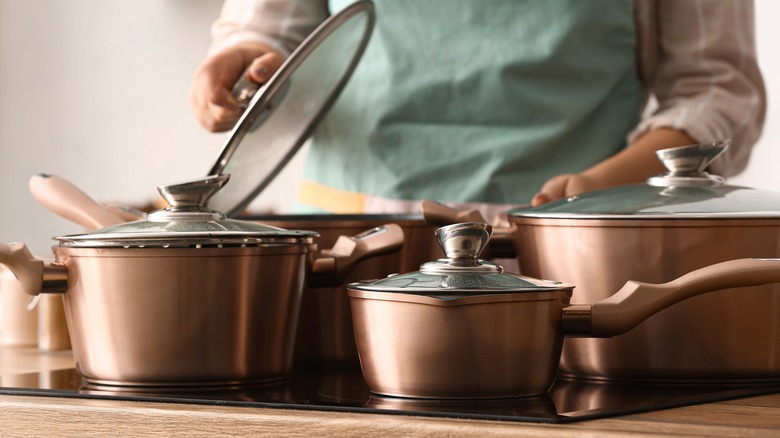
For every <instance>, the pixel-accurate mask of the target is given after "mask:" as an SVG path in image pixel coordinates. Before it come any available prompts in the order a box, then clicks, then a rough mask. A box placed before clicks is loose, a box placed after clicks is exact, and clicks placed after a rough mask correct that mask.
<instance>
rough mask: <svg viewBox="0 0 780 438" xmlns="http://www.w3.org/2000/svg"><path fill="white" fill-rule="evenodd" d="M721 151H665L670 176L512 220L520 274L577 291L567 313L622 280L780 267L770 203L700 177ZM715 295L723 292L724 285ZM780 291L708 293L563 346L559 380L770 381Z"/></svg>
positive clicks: (775, 199) (774, 370)
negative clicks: (729, 267) (766, 263)
mask: <svg viewBox="0 0 780 438" xmlns="http://www.w3.org/2000/svg"><path fill="white" fill-rule="evenodd" d="M726 146H727V145H726V144H725V143H715V144H708V145H692V146H687V147H681V148H673V149H667V150H664V151H660V152H659V154H658V155H659V158H660V159H661V160H662V161H663V162H664V164H666V166H667V167H668V168H669V172H668V173H666V174H664V175H661V176H659V177H654V178H651V179H650V180H649V181H648V182H647V183H646V184H634V185H627V186H621V187H615V188H612V189H607V190H601V191H596V192H592V193H585V194H582V195H578V196H573V197H571V198H568V199H563V200H560V201H556V202H553V203H550V204H546V205H543V206H540V207H536V208H532V209H517V210H513V211H510V212H509V214H508V216H509V219H510V221H511V222H512V225H513V226H514V227H515V229H514V231H513V233H512V237H513V239H514V244H515V247H516V248H517V253H518V254H517V257H518V263H519V266H520V272H522V273H524V274H526V275H530V276H533V277H537V278H557V279H561V280H564V281H567V282H572V283H574V284H576V285H577V289H576V290H575V292H574V296H573V297H572V302H573V303H588V302H595V301H599V300H601V299H604V298H606V297H607V296H608V295H609V293H610V291H612V290H616V289H617V288H619V287H620V286H621V285H622V284H624V283H625V282H626V281H628V280H636V281H643V282H651V283H662V282H667V281H670V280H672V279H674V278H676V277H678V276H680V275H683V274H685V273H686V272H690V271H692V270H695V269H699V268H701V267H704V266H708V265H711V264H714V263H718V262H722V261H726V260H732V259H740V258H748V257H769V258H771V257H780V193H777V192H772V191H767V190H757V189H751V188H747V187H738V186H731V185H727V184H725V183H724V181H723V179H722V178H719V177H717V176H713V175H709V174H707V173H706V172H705V171H704V169H706V167H707V165H708V164H709V163H710V162H711V161H712V160H713V159H715V158H716V157H717V156H718V154H720V153H721V152H722V151H723V150H724V148H725V147H726ZM721 289H726V288H725V287H722V288H721ZM778 321H780V285H777V284H767V285H763V286H755V287H751V288H748V287H739V288H734V289H730V290H723V291H720V292H718V293H713V294H707V295H706V296H701V297H696V298H693V299H691V300H687V301H686V302H684V303H680V304H679V305H676V306H674V307H672V308H669V309H666V310H664V311H663V312H659V313H658V314H657V315H654V316H652V317H651V318H649V319H648V320H647V321H645V322H644V323H642V324H640V326H639V327H637V328H636V329H635V330H632V331H631V332H630V333H627V334H626V335H624V336H619V337H615V338H610V339H571V340H568V341H567V342H566V343H565V345H564V347H563V354H562V359H561V373H562V374H565V375H568V376H573V377H577V378H587V379H596V380H615V381H656V382H678V383H688V384H690V383H702V384H711V383H713V382H718V383H719V384H728V383H733V384H749V383H761V382H770V381H774V382H777V381H780V327H779V326H778Z"/></svg>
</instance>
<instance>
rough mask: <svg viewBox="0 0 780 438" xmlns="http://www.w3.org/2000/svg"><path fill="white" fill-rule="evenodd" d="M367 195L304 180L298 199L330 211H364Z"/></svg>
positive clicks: (342, 212)
mask: <svg viewBox="0 0 780 438" xmlns="http://www.w3.org/2000/svg"><path fill="white" fill-rule="evenodd" d="M367 198H368V196H367V195H364V194H362V193H355V192H347V191H344V190H339V189H334V188H333V187H330V186H326V185H324V184H320V183H317V182H314V181H307V180H304V181H303V182H301V189H300V192H299V194H298V199H299V200H300V202H301V203H303V204H306V205H309V206H311V207H316V208H320V209H322V210H325V211H329V212H331V213H341V214H347V213H364V212H365V211H366V199H367Z"/></svg>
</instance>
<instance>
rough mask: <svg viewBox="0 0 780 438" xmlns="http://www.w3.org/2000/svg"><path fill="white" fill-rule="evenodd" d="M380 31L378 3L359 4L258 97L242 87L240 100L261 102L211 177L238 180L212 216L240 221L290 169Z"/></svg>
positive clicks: (316, 36)
mask: <svg viewBox="0 0 780 438" xmlns="http://www.w3.org/2000/svg"><path fill="white" fill-rule="evenodd" d="M373 26H374V6H373V3H372V2H371V1H368V0H361V1H357V2H355V3H353V4H351V5H349V6H347V7H346V8H345V9H343V10H342V11H340V12H339V13H337V14H335V15H333V16H331V17H329V18H328V19H327V20H326V21H325V22H323V23H322V24H321V25H320V26H319V27H318V28H317V29H316V30H314V32H312V34H311V35H309V36H308V37H307V38H306V40H304V41H303V43H301V45H300V46H299V47H298V48H297V49H296V50H295V51H294V52H293V53H292V55H290V57H289V58H288V59H287V60H286V61H285V63H284V64H283V65H282V66H281V68H280V69H279V70H278V71H277V72H276V73H275V74H274V76H273V77H272V78H271V79H270V80H269V81H268V82H267V83H266V84H265V85H263V86H262V87H261V88H260V89H259V90H257V92H256V93H255V92H254V91H253V90H250V91H247V90H242V89H241V88H242V87H243V85H242V81H241V80H240V81H239V83H238V84H236V89H234V95H236V97H237V98H238V99H241V98H242V97H247V96H253V97H252V98H251V101H250V102H249V104H248V107H247V109H246V111H245V112H244V114H243V115H242V116H241V118H240V119H239V121H238V123H237V124H236V126H235V127H234V128H233V131H232V132H231V133H230V134H229V136H228V138H227V140H226V142H225V144H224V145H223V146H222V150H221V151H220V153H219V156H218V158H217V161H216V163H215V164H214V166H213V167H212V168H211V171H210V172H209V174H210V175H221V174H230V175H231V179H232V181H231V182H232V183H231V185H230V186H229V187H227V188H226V189H224V190H221V191H220V192H219V193H217V194H216V195H215V196H214V197H212V198H211V200H210V201H209V203H208V206H209V207H210V208H213V209H215V210H219V211H223V212H225V213H226V214H227V215H228V216H230V217H234V216H236V215H238V214H239V213H241V212H242V210H244V208H245V207H246V206H247V205H248V204H249V203H250V202H251V201H252V200H253V199H254V198H255V197H257V195H258V194H259V193H260V192H261V191H262V190H263V189H264V188H265V187H266V186H267V185H268V184H269V183H270V182H271V181H272V180H273V179H274V178H275V177H276V175H277V174H278V173H279V172H280V171H281V170H282V169H283V168H284V167H285V166H286V165H287V163H288V162H289V161H290V159H292V157H293V156H294V155H295V153H296V152H297V151H298V149H300V147H301V146H302V145H303V144H304V142H305V141H306V140H307V139H308V137H309V136H310V135H311V134H312V132H313V131H314V129H315V128H316V126H317V125H318V124H319V122H320V120H321V119H322V118H323V117H324V115H325V113H326V112H327V111H328V110H329V109H330V107H331V106H332V104H333V102H334V101H335V100H336V98H337V97H338V95H339V94H340V92H341V90H342V89H343V88H344V86H345V85H346V82H347V80H348V79H349V77H350V76H351V74H352V72H353V71H354V69H355V66H356V65H357V63H358V61H359V60H360V58H361V56H362V54H363V51H364V49H365V47H366V45H367V44H368V39H369V37H370V35H371V32H372V30H373ZM239 145H240V147H239Z"/></svg>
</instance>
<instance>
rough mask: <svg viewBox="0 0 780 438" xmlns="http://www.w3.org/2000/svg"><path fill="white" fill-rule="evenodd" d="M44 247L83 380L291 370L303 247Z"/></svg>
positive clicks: (180, 380)
mask: <svg viewBox="0 0 780 438" xmlns="http://www.w3.org/2000/svg"><path fill="white" fill-rule="evenodd" d="M53 251H54V254H55V258H56V262H57V263H58V264H62V265H64V266H65V268H66V270H67V290H66V292H65V294H64V302H65V312H66V319H67V324H68V331H69V332H70V336H71V342H72V344H73V354H74V357H75V360H76V366H77V369H78V371H79V373H80V374H81V375H82V376H84V377H85V378H86V380H87V381H88V382H90V383H94V384H100V385H134V386H177V385H198V386H201V385H228V384H236V383H248V382H259V381H272V380H278V379H282V378H283V377H284V376H285V374H287V372H288V371H289V370H290V368H291V365H292V353H293V342H294V339H295V331H296V327H297V322H298V312H299V307H300V301H301V291H302V289H303V282H304V274H305V269H306V256H307V252H308V248H307V246H306V245H283V246H273V245H271V246H264V247H258V246H256V247H243V248H241V247H235V248H232V247H231V248H182V249H177V248H74V247H59V246H57V247H54V248H53Z"/></svg>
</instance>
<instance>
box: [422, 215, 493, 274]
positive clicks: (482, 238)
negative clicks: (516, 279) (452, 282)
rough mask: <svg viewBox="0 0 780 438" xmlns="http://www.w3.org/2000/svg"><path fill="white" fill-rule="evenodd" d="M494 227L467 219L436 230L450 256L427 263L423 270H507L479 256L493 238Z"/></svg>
mask: <svg viewBox="0 0 780 438" xmlns="http://www.w3.org/2000/svg"><path fill="white" fill-rule="evenodd" d="M492 232H493V227H492V226H491V225H489V224H484V223H477V222H467V223H460V224H453V225H448V226H446V227H442V228H439V229H438V230H436V238H437V239H438V241H439V245H440V246H441V248H442V249H443V250H444V254H446V256H447V258H444V259H439V260H437V261H435V262H429V263H425V264H423V265H422V266H421V267H420V271H422V272H455V271H457V272H461V271H468V272H472V271H481V272H485V271H487V272H503V268H502V267H501V266H499V265H496V264H493V263H490V262H487V261H485V260H482V259H480V258H479V255H480V254H481V253H482V250H483V249H484V248H485V246H487V243H488V241H490V235H491V233H492Z"/></svg>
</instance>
